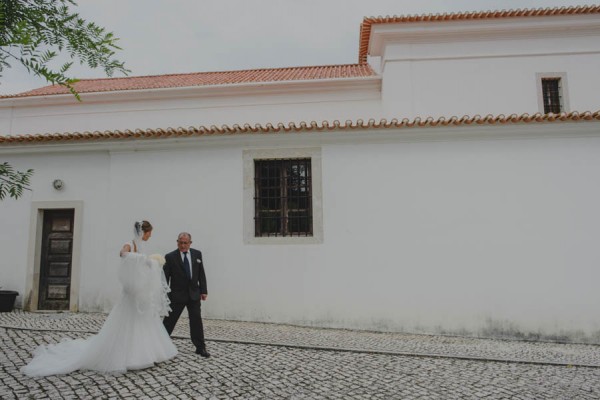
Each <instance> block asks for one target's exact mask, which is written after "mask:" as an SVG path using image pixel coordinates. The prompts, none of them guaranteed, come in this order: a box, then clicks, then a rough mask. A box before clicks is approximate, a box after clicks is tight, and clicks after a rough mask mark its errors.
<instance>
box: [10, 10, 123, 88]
mask: <svg viewBox="0 0 600 400" xmlns="http://www.w3.org/2000/svg"><path fill="white" fill-rule="evenodd" d="M70 6H73V7H75V6H77V3H76V2H75V1H74V0H0V74H1V73H2V71H3V70H4V69H5V68H11V66H12V65H11V63H14V62H18V63H20V64H21V65H23V66H24V67H25V68H27V70H28V71H29V72H30V73H33V74H35V75H38V76H41V77H44V78H45V79H46V80H47V81H48V82H50V83H52V84H58V85H63V86H66V87H67V88H68V89H69V91H70V92H71V93H72V94H73V95H75V96H76V97H77V99H79V95H78V94H77V92H76V90H75V89H74V87H73V84H74V83H75V82H77V80H76V79H75V78H73V77H70V76H69V75H68V73H69V69H70V68H71V66H72V64H73V61H69V62H66V63H64V64H62V66H58V67H54V66H53V65H52V64H53V62H54V63H56V58H57V56H58V55H59V54H68V55H69V57H70V59H71V60H79V62H80V64H82V65H83V64H86V65H87V66H88V67H90V68H103V69H104V71H105V73H106V75H108V76H112V75H113V73H114V72H117V71H118V72H122V73H124V74H125V75H126V74H127V73H128V72H129V70H127V69H126V68H125V66H124V64H123V62H121V61H119V60H117V59H115V58H114V55H115V51H116V50H120V47H118V46H117V44H116V43H117V41H118V38H116V37H115V36H114V35H113V33H112V32H106V31H105V29H104V28H102V27H100V26H98V25H96V24H95V23H93V22H87V21H86V20H84V19H83V18H81V17H80V16H79V15H78V14H77V13H74V12H72V11H71V9H70ZM0 76H1V75H0Z"/></svg>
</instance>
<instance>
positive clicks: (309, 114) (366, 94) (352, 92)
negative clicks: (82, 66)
mask: <svg viewBox="0 0 600 400" xmlns="http://www.w3.org/2000/svg"><path fill="white" fill-rule="evenodd" d="M350 81H351V82H350ZM81 97H82V99H83V101H82V102H77V101H76V100H75V98H74V97H73V96H70V95H65V96H55V97H52V98H50V99H42V100H41V101H40V99H36V98H21V99H7V100H0V121H2V122H0V135H24V134H40V133H41V134H43V133H65V132H70V133H73V132H95V131H100V132H103V131H106V130H127V129H130V130H135V129H149V128H150V129H157V128H163V129H164V128H169V127H171V128H179V127H184V128H187V127H190V126H194V127H199V126H206V127H210V126H212V125H215V126H218V127H221V126H222V125H230V126H233V125H234V124H239V125H244V124H250V125H251V126H254V125H255V124H262V125H266V124H267V123H272V124H275V125H276V124H278V123H284V124H286V125H287V124H288V123H290V122H295V123H296V124H298V123H300V122H308V123H310V122H311V121H317V122H321V121H323V120H327V121H331V122H333V121H334V120H336V119H337V120H340V121H345V120H347V119H356V118H365V119H369V118H373V117H375V118H381V79H380V78H379V77H372V78H366V79H365V78H361V79H350V80H343V79H342V80H338V81H333V82H332V81H329V80H323V82H320V81H315V82H314V83H310V82H309V83H304V84H302V83H301V84H298V83H296V82H291V83H290V82H279V83H278V82H276V83H271V84H264V85H262V86H261V85H257V84H246V85H224V86H219V87H211V86H208V87H196V88H173V89H162V90H148V91H135V92H133V91H132V92H126V91H125V92H121V93H94V94H82V95H81Z"/></svg>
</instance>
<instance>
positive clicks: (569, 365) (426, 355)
mask: <svg viewBox="0 0 600 400" xmlns="http://www.w3.org/2000/svg"><path fill="white" fill-rule="evenodd" d="M0 328H4V329H13V330H22V331H36V332H78V333H90V334H94V333H98V332H97V331H95V330H86V329H70V330H65V329H47V328H46V329H40V328H29V327H22V326H14V325H3V324H0ZM171 336H172V337H174V338H176V339H187V338H188V336H187V335H178V334H173V335H171ZM206 341H209V342H217V343H235V344H243V345H255V346H273V347H286V348H293V349H304V350H317V351H333V352H339V353H358V354H377V355H390V356H405V357H423V358H440V359H455V360H470V361H482V362H501V363H511V364H529V365H547V366H555V367H567V368H572V367H582V368H599V369H600V365H599V364H584V363H578V362H574V363H566V362H556V361H536V360H523V359H516V358H492V357H477V356H460V355H452V354H439V353H438V354H436V353H419V352H403V351H393V350H367V349H360V348H344V347H328V346H316V345H310V346H309V345H301V344H292V343H277V342H260V341H254V340H235V339H218V338H209V337H207V338H206Z"/></svg>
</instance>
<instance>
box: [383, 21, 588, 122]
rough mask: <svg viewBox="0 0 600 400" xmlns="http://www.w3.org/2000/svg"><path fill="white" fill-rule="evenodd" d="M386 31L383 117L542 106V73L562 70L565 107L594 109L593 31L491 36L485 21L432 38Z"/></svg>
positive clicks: (529, 109) (527, 110)
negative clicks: (539, 83)
mask: <svg viewBox="0 0 600 400" xmlns="http://www.w3.org/2000/svg"><path fill="white" fill-rule="evenodd" d="M389 29H390V30H391V29H392V28H389ZM447 29H449V28H447ZM515 30H516V31H517V29H515ZM381 35H385V33H381ZM389 35H390V37H389V38H388V39H386V41H385V45H384V46H383V50H382V68H383V73H382V76H383V85H382V102H383V104H384V110H385V114H386V116H387V117H388V118H390V117H397V116H399V115H401V116H403V117H408V118H414V117H417V116H420V117H428V116H433V117H440V116H444V117H451V116H458V117H462V116H463V115H470V116H473V115H477V114H479V115H487V114H491V115H499V114H505V115H510V114H518V115H520V114H523V113H529V114H534V113H537V112H541V113H543V108H542V107H541V104H540V103H539V101H538V98H539V96H540V93H538V91H539V90H538V87H537V80H538V79H539V77H538V76H537V75H536V74H539V73H550V74H553V73H554V74H557V76H563V77H564V79H563V96H564V101H565V103H566V106H567V107H566V109H565V111H567V112H569V111H580V112H582V111H596V110H597V109H598V102H597V98H596V96H595V95H594V93H597V91H598V90H600V78H599V77H598V74H597V71H598V70H599V68H600V45H599V44H598V43H600V41H599V40H598V39H599V38H600V35H599V34H598V33H591V32H584V33H581V32H579V34H577V35H575V34H573V33H572V32H569V31H568V30H558V31H556V32H548V34H547V35H546V36H542V37H536V36H535V35H533V34H531V33H523V34H520V35H519V34H518V33H514V34H513V33H511V32H506V33H505V34H504V35H498V36H494V37H490V35H491V34H490V33H489V32H486V31H485V29H484V28H482V29H481V30H480V31H476V32H471V33H470V34H468V33H465V32H461V33H451V32H450V33H448V34H447V35H441V36H435V37H427V36H426V35H425V34H424V35H421V36H419V35H412V36H411V35H409V34H408V33H407V34H406V35H405V36H402V35H400V34H397V33H396V34H394V35H393V34H391V33H389Z"/></svg>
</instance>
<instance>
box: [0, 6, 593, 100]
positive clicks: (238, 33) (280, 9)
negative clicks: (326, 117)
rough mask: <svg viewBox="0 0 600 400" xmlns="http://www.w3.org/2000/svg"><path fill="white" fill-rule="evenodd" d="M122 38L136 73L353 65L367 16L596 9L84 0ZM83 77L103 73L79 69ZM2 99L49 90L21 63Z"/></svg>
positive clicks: (5, 81) (123, 55)
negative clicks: (40, 88)
mask: <svg viewBox="0 0 600 400" xmlns="http://www.w3.org/2000/svg"><path fill="white" fill-rule="evenodd" d="M78 4H79V6H78V7H77V10H78V12H79V13H80V14H81V15H82V16H83V17H84V18H86V19H88V20H90V21H95V22H96V23H98V24H99V25H101V26H104V27H105V28H106V29H107V30H108V31H112V32H113V33H114V34H115V36H117V37H118V38H120V41H119V43H120V46H121V47H122V48H123V50H122V51H120V52H119V53H118V56H117V58H119V59H120V60H122V61H125V64H126V66H127V68H129V69H130V70H131V74H130V75H131V76H140V75H159V74H172V73H186V72H202V71H228V70H238V69H254V68H276V67H293V66H306V65H331V64H353V63H356V62H357V60H358V36H359V30H360V23H361V21H362V19H363V17H370V16H386V15H390V16H392V15H414V14H419V15H420V14H437V13H448V12H462V11H482V10H503V9H519V8H520V9H522V8H540V7H543V8H545V7H562V6H573V5H593V4H598V2H597V1H596V2H594V1H587V2H586V1H577V0H520V1H517V0H79V1H78ZM72 70H73V74H74V75H76V77H77V78H80V79H85V78H99V77H103V76H104V75H103V71H102V70H88V69H85V68H83V67H78V66H75V65H74V66H73V69H72ZM0 83H1V84H0V94H13V93H19V92H23V91H26V90H29V89H33V88H37V87H41V86H46V85H47V83H46V81H44V80H43V79H40V78H35V77H31V76H30V75H28V74H27V73H26V72H25V70H24V69H23V68H22V67H21V66H20V65H17V64H13V67H12V68H11V69H8V70H5V71H4V73H3V76H2V77H1V78H0Z"/></svg>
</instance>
